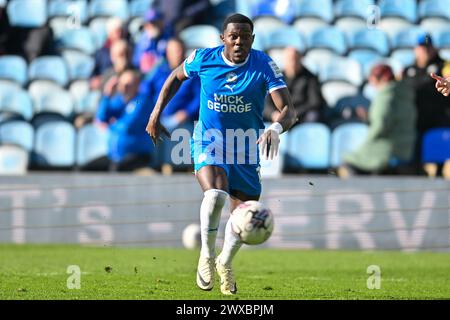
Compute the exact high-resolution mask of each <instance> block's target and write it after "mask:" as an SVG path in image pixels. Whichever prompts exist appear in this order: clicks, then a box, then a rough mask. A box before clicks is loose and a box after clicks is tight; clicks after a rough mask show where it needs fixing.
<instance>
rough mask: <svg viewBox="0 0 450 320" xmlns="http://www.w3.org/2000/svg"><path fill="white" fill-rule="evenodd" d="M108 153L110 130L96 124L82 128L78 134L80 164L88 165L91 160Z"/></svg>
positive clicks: (77, 160) (78, 162) (78, 160)
mask: <svg viewBox="0 0 450 320" xmlns="http://www.w3.org/2000/svg"><path fill="white" fill-rule="evenodd" d="M107 154H108V130H107V129H104V130H102V129H100V128H99V127H98V126H96V125H94V124H88V125H85V126H83V127H82V128H80V130H79V131H78V136H77V159H76V163H77V165H78V166H81V167H83V166H86V165H88V164H89V163H90V162H93V161H95V160H96V159H98V158H101V157H104V156H106V155H107Z"/></svg>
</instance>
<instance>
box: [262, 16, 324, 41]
mask: <svg viewBox="0 0 450 320" xmlns="http://www.w3.org/2000/svg"><path fill="white" fill-rule="evenodd" d="M263 27H264V26H263ZM293 27H294V28H295V29H297V30H298V31H299V32H300V33H301V34H302V35H304V36H305V37H306V38H310V37H311V35H312V34H313V33H314V32H315V31H317V30H320V29H323V28H327V27H329V24H328V22H326V21H323V20H322V19H319V18H314V17H302V18H299V19H296V20H295V21H294V23H293Z"/></svg>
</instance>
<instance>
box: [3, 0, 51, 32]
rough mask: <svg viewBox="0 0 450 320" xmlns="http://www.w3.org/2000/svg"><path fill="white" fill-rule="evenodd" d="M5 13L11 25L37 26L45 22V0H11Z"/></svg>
mask: <svg viewBox="0 0 450 320" xmlns="http://www.w3.org/2000/svg"><path fill="white" fill-rule="evenodd" d="M7 13H8V18H9V23H10V24H11V26H14V27H26V28H39V27H42V26H43V25H44V24H45V23H46V22H47V0H11V1H9V3H8V7H7Z"/></svg>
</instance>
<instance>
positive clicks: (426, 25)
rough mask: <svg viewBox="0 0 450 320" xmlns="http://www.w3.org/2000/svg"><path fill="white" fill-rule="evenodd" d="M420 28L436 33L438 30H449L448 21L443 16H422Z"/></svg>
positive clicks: (449, 23) (449, 24)
mask: <svg viewBox="0 0 450 320" xmlns="http://www.w3.org/2000/svg"><path fill="white" fill-rule="evenodd" d="M419 26H420V28H421V29H422V30H423V31H425V32H428V33H430V34H432V35H433V34H436V33H438V32H444V31H448V30H450V21H448V20H447V19H443V18H435V17H431V18H423V19H422V20H421V21H420V25H419Z"/></svg>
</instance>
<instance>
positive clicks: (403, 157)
mask: <svg viewBox="0 0 450 320" xmlns="http://www.w3.org/2000/svg"><path fill="white" fill-rule="evenodd" d="M369 83H370V84H371V85H373V86H374V87H375V88H376V90H377V93H376V94H375V97H374V99H373V100H372V104H371V106H370V109H369V132H368V134H367V137H366V139H365V141H364V142H363V144H362V145H361V146H360V147H359V148H358V149H357V150H355V151H354V152H352V153H350V154H347V155H345V156H344V162H345V165H344V166H342V167H341V168H339V170H338V174H339V176H340V177H343V178H345V177H347V176H348V175H351V174H354V173H381V172H383V170H385V169H387V168H388V166H389V162H390V161H391V160H392V159H396V160H398V161H400V162H409V161H411V159H412V156H413V152H414V143H415V137H416V129H415V121H416V108H415V106H414V91H413V90H412V88H411V87H410V86H409V85H408V84H407V83H406V82H405V81H396V80H395V76H394V73H393V71H392V69H391V67H389V66H388V65H383V64H380V65H376V66H375V67H373V69H372V70H371V73H370V76H369Z"/></svg>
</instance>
